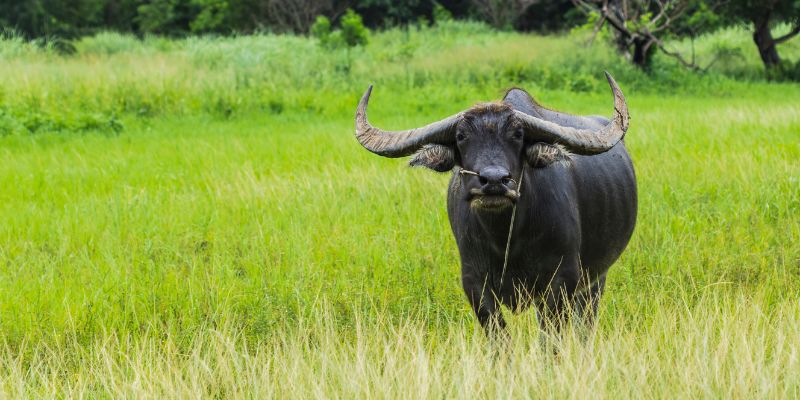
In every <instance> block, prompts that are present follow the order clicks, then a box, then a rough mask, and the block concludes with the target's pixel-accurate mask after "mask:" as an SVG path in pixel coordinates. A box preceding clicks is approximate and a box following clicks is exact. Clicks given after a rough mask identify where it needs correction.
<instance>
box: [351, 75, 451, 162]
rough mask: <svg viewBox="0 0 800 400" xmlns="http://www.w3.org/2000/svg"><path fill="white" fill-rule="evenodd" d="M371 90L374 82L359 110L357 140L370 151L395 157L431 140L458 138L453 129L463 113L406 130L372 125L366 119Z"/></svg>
mask: <svg viewBox="0 0 800 400" xmlns="http://www.w3.org/2000/svg"><path fill="white" fill-rule="evenodd" d="M371 93H372V85H370V86H369V88H368V89H367V91H366V92H365V93H364V96H362V97H361V101H359V102H358V109H357V110H356V139H358V142H359V143H361V145H362V146H364V148H366V149H367V150H369V151H371V152H373V153H375V154H378V155H381V156H384V157H392V158H394V157H403V156H408V155H411V154H414V152H416V151H417V150H419V149H420V148H421V147H422V146H424V145H426V144H428V143H440V144H445V143H452V142H454V141H455V137H454V136H455V135H454V132H453V131H454V130H455V127H456V125H457V124H458V121H459V120H461V113H458V114H456V115H453V116H450V117H447V118H445V119H443V120H441V121H436V122H434V123H432V124H429V125H425V126H423V127H421V128H415V129H409V130H405V131H384V130H381V129H378V128H376V127H374V126H372V125H370V124H369V121H368V120H367V104H368V103H369V95H370V94H371Z"/></svg>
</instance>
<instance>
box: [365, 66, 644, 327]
mask: <svg viewBox="0 0 800 400" xmlns="http://www.w3.org/2000/svg"><path fill="white" fill-rule="evenodd" d="M607 79H608V81H609V85H610V86H611V89H612V93H613V94H614V114H613V116H612V118H611V120H609V119H606V118H603V117H581V116H575V115H569V114H565V113H560V112H556V111H552V110H548V109H545V108H543V107H541V106H539V105H538V104H537V103H536V102H534V101H533V99H532V98H531V97H530V96H529V95H528V93H526V92H525V91H523V90H520V89H512V90H510V91H509V92H508V93H507V94H506V96H505V98H504V99H503V101H502V102H497V103H486V104H479V105H476V106H474V107H472V108H470V109H469V110H466V111H464V112H460V113H458V114H455V115H453V116H450V117H447V118H445V119H443V120H440V121H437V122H434V123H431V124H429V125H426V126H423V127H419V128H414V129H409V130H404V131H384V130H381V129H380V128H377V127H374V126H372V125H371V124H370V123H369V121H368V119H367V115H366V110H367V105H368V102H369V97H370V93H371V90H372V88H371V87H370V89H368V90H367V91H366V93H365V94H364V96H363V97H362V99H361V102H360V103H359V106H358V109H357V111H356V118H355V120H356V137H357V138H358V140H359V142H360V143H361V144H362V145H363V146H364V147H365V148H366V149H367V150H369V151H372V152H373V153H375V154H379V155H382V156H384V157H403V156H408V155H412V154H414V158H413V159H412V160H411V162H410V163H411V165H420V166H425V167H428V168H430V169H433V170H435V171H439V172H444V171H450V170H452V171H453V174H452V178H451V179H450V187H449V191H448V197H447V212H448V216H449V218H450V225H451V227H452V230H453V234H454V236H455V239H456V242H457V244H458V249H459V252H460V255H461V272H462V282H463V286H464V291H465V292H466V295H467V299H468V300H469V302H470V304H471V305H472V308H473V309H474V311H475V314H476V315H477V316H478V320H479V321H480V323H481V325H482V326H483V327H484V328H485V329H486V330H487V332H488V333H490V334H492V333H494V332H495V331H496V330H498V329H502V328H503V327H504V326H505V322H504V321H503V318H502V315H501V313H500V306H501V305H505V306H507V307H509V308H510V309H511V310H514V311H522V310H525V309H526V308H527V307H529V306H531V305H535V306H536V307H537V309H538V312H539V317H540V321H541V322H542V323H543V325H545V326H553V327H556V329H559V328H560V327H561V326H562V323H563V322H565V321H566V317H567V316H568V315H569V314H570V311H574V312H575V313H576V314H578V315H579V316H582V317H584V318H585V319H586V320H587V321H588V322H589V323H591V322H592V320H593V319H594V316H595V313H596V308H597V301H598V300H599V298H600V295H601V293H602V291H603V286H604V284H605V279H606V273H607V271H608V269H609V267H610V266H611V264H613V263H614V261H616V259H617V258H618V257H619V256H620V254H621V253H622V251H623V250H624V249H625V246H626V245H627V244H628V241H629V240H630V238H631V235H632V233H633V229H634V225H635V223H636V178H635V176H634V171H633V164H632V163H631V159H630V157H629V155H628V152H627V150H626V149H625V144H624V142H623V141H622V140H621V139H622V138H623V137H624V135H625V132H626V130H627V128H628V121H629V115H628V109H627V104H626V103H625V98H624V96H623V94H622V91H621V90H620V89H619V87H618V86H617V84H616V82H614V80H613V78H612V77H611V76H610V75H608V74H607ZM523 170H524V173H523ZM461 172H466V173H461ZM520 178H522V181H521V182H520ZM520 184H521V190H518V189H519V188H520ZM514 205H516V217H515V221H514V225H513V231H512V235H511V242H510V247H509V253H508V265H507V268H506V270H505V273H504V272H503V265H504V262H503V261H504V255H505V250H506V244H507V239H508V233H509V225H510V222H511V216H512V212H513V210H514Z"/></svg>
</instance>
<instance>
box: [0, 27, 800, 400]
mask: <svg viewBox="0 0 800 400" xmlns="http://www.w3.org/2000/svg"><path fill="white" fill-rule="evenodd" d="M776 34H777V33H776ZM584 41H585V37H583V36H581V34H580V33H575V34H573V35H562V36H546V37H542V36H533V35H522V34H517V33H502V32H495V31H492V30H490V29H489V28H486V27H485V26H483V25H480V24H473V23H464V22H452V23H445V24H442V25H440V26H438V27H434V28H411V29H408V30H400V29H395V30H389V31H386V32H381V33H374V34H373V35H372V37H371V38H370V43H369V45H368V46H366V47H365V48H358V49H355V50H353V51H352V52H345V51H344V50H340V51H330V50H324V49H322V48H321V47H320V46H318V45H317V43H316V42H315V41H314V40H312V39H308V38H302V37H294V36H279V35H259V36H242V37H233V38H214V37H205V38H188V39H181V40H167V39H161V38H155V37H148V38H145V39H144V40H138V39H135V38H132V37H128V36H122V35H118V34H114V33H106V34H100V35H97V36H94V37H90V38H85V39H82V40H80V41H78V42H76V43H75V47H76V48H77V53H76V54H73V55H66V56H65V55H59V54H57V52H56V51H55V50H54V49H48V48H46V47H45V48H42V47H40V46H36V45H34V44H30V43H26V42H24V41H21V40H18V39H14V38H7V39H4V40H2V41H0V71H2V72H1V73H0V398H6V397H9V398H20V397H22V398H25V397H28V398H41V397H87V398H123V397H134V398H164V397H168V398H187V397H190V398H198V397H221V398H473V397H477V398H508V397H516V398H551V397H555V398H586V397H588V396H592V397H596V398H609V399H611V398H614V399H616V398H635V399H639V398H692V399H694V398H793V397H798V396H800V373H798V371H800V334H799V332H800V162H798V160H800V86H798V85H797V84H796V83H781V82H767V81H764V80H762V79H761V78H760V70H759V68H760V65H759V60H758V56H757V53H756V51H755V46H752V44H751V43H750V38H749V36H748V33H747V32H746V31H744V30H737V29H730V30H726V31H723V32H720V33H717V34H714V35H711V36H708V37H704V38H701V39H700V41H699V42H698V43H697V50H698V52H699V55H700V57H706V58H705V59H710V57H711V56H710V54H711V49H713V48H715V46H718V45H719V44H720V43H722V44H725V45H726V46H728V47H732V48H736V49H739V56H738V57H733V58H729V59H726V60H723V61H720V62H718V63H716V64H715V65H714V67H712V68H711V69H710V70H709V71H708V72H707V73H705V74H694V73H690V72H687V71H685V70H682V69H680V68H679V67H678V66H676V65H675V64H674V62H673V61H671V60H670V59H668V58H659V59H657V60H656V64H655V65H654V70H653V71H652V73H651V74H649V75H648V74H644V73H642V72H640V71H637V70H636V69H635V68H633V67H631V66H629V65H628V64H627V63H626V61H625V60H623V59H622V58H621V57H620V56H618V55H617V54H615V53H614V52H613V51H612V50H610V48H609V46H607V45H605V44H603V43H602V41H597V42H595V43H594V45H593V46H591V47H586V46H585V45H584ZM675 45H676V46H678V47H681V46H683V47H685V46H686V45H687V44H686V43H676V44H675ZM781 52H782V55H783V56H784V57H787V58H791V59H797V57H800V41H799V40H795V41H790V42H787V43H786V44H785V45H782V47H781ZM604 70H608V71H609V72H611V73H612V74H613V75H614V77H615V78H616V80H617V82H618V83H619V84H620V86H621V87H622V89H623V91H624V92H625V94H626V97H627V98H628V103H629V107H630V109H631V114H632V121H631V126H630V129H629V132H628V135H627V137H626V144H627V146H628V148H629V150H630V152H631V154H632V157H633V159H634V165H635V167H636V171H637V177H638V183H639V196H640V200H639V220H638V224H637V227H636V231H635V234H634V237H633V239H632V242H631V244H630V245H629V247H628V249H627V250H626V252H625V253H624V254H623V256H622V258H621V259H620V260H619V261H618V262H617V264H616V265H615V266H614V267H612V269H611V271H610V274H609V280H608V284H607V291H606V294H605V296H604V298H603V300H602V302H601V307H600V319H599V325H598V328H597V331H596V333H595V334H594V335H592V336H591V337H590V338H589V339H588V341H587V342H582V341H581V340H579V339H578V336H579V335H577V334H574V333H572V332H569V333H568V334H566V335H565V336H564V338H563V339H562V342H561V343H559V346H560V349H561V350H560V352H559V354H558V356H554V355H552V354H551V353H550V351H548V350H546V349H544V348H542V346H540V342H539V337H538V336H539V335H538V323H537V322H536V317H535V315H534V314H533V312H532V311H529V312H527V313H524V314H521V315H519V316H509V318H510V321H509V322H510V329H511V337H512V341H511V344H510V347H509V348H508V349H507V351H502V352H498V351H496V348H495V347H493V345H492V344H490V343H488V341H487V340H486V339H485V338H484V337H483V333H482V332H481V330H480V328H479V326H478V325H477V322H476V321H475V319H474V317H473V315H472V313H471V310H470V309H469V307H468V305H467V302H466V299H465V298H464V295H463V293H462V290H461V285H460V276H459V269H460V267H459V262H458V253H457V251H456V246H455V242H454V240H453V238H452V236H451V233H450V228H449V225H448V223H447V215H446V211H445V191H446V185H447V179H448V175H447V174H436V173H434V172H431V171H427V170H422V169H411V168H409V167H407V166H406V163H405V162H404V160H390V159H383V158H380V157H377V156H374V155H372V154H370V153H368V152H366V151H365V150H363V149H362V148H361V147H360V146H359V145H358V143H357V142H356V140H355V139H354V137H353V113H354V110H355V105H356V103H357V100H358V98H359V97H360V95H361V93H362V92H363V90H364V89H366V87H367V85H368V84H370V83H373V84H375V90H374V92H373V97H372V101H371V108H370V117H371V120H372V122H374V123H375V124H376V125H379V126H381V127H385V128H406V127H411V126H417V125H422V124H425V123H427V122H430V121H432V120H435V119H439V118H441V117H443V116H446V115H449V114H451V113H455V112H457V111H460V110H463V109H465V108H467V107H469V106H471V105H472V104H474V103H476V102H479V101H488V100H495V99H499V98H500V97H501V96H502V94H503V90H504V89H506V88H508V87H511V86H519V87H523V88H526V89H528V90H529V91H530V92H531V93H532V94H533V95H534V97H535V98H537V99H538V100H539V101H541V102H542V103H543V104H545V105H546V106H548V107H551V108H555V109H559V110H563V111H567V112H572V113H580V114H603V115H607V114H610V112H611V107H612V99H611V95H610V91H609V89H608V87H607V85H606V83H605V81H604V78H603V73H602V72H603V71H604Z"/></svg>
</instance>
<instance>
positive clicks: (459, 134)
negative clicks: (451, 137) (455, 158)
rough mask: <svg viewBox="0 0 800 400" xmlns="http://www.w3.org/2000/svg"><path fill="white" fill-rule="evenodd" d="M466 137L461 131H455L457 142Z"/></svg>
mask: <svg viewBox="0 0 800 400" xmlns="http://www.w3.org/2000/svg"><path fill="white" fill-rule="evenodd" d="M466 138H467V135H465V134H464V133H462V132H458V133H456V140H458V141H459V142H461V141H463V140H464V139H466Z"/></svg>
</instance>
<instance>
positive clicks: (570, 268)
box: [537, 259, 580, 336]
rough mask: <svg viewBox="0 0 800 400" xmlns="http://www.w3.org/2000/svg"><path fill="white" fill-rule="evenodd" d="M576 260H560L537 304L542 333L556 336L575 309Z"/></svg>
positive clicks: (576, 285) (577, 274)
mask: <svg viewBox="0 0 800 400" xmlns="http://www.w3.org/2000/svg"><path fill="white" fill-rule="evenodd" d="M579 277H580V274H579V272H578V265H577V262H571V261H569V260H563V259H562V260H561V262H560V263H559V267H558V269H557V270H556V272H555V273H554V275H553V276H552V278H551V279H550V282H549V283H548V285H547V286H546V288H545V290H544V293H543V296H542V297H541V300H540V301H539V302H538V304H537V311H538V316H539V324H540V326H541V328H542V330H543V333H546V334H548V335H553V336H557V335H558V334H559V333H560V332H561V330H562V329H564V328H565V327H566V325H567V323H568V322H569V319H570V317H571V316H572V314H573V313H574V312H575V311H576V297H575V292H576V289H577V287H578V280H579V279H580V278H579Z"/></svg>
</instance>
